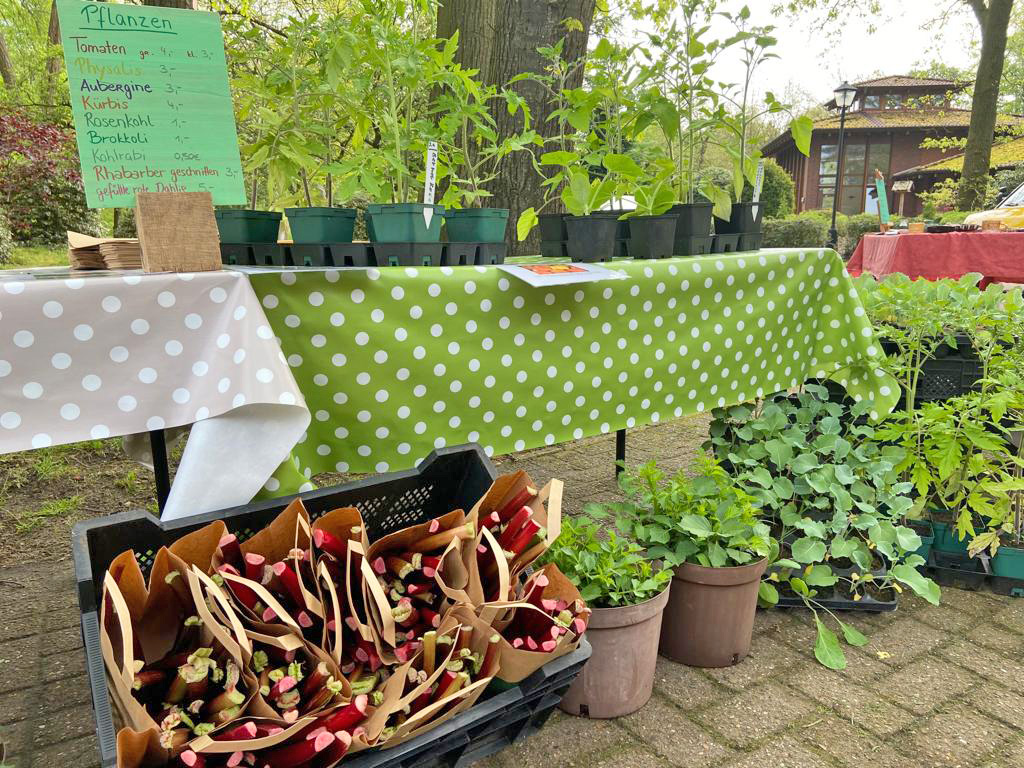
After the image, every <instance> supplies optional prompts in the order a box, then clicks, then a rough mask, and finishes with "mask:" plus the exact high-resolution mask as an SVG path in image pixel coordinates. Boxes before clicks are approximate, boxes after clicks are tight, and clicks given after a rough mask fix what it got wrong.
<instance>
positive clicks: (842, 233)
mask: <svg viewBox="0 0 1024 768" xmlns="http://www.w3.org/2000/svg"><path fill="white" fill-rule="evenodd" d="M877 231H878V215H877V214H874V213H858V214H857V215H855V216H847V217H846V219H845V221H843V222H842V224H841V225H840V226H839V255H840V256H842V257H843V260H844V261H845V260H846V259H849V258H850V257H851V256H852V255H853V252H854V251H855V250H856V249H857V243H859V242H860V239H861V237H863V236H864V235H866V234H868V233H869V232H877Z"/></svg>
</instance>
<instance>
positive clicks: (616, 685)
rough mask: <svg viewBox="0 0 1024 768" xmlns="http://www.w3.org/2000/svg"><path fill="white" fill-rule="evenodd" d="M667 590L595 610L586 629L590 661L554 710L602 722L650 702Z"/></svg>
mask: <svg viewBox="0 0 1024 768" xmlns="http://www.w3.org/2000/svg"><path fill="white" fill-rule="evenodd" d="M668 593H669V587H665V589H664V590H663V591H662V593H661V594H660V595H658V596H657V597H652V598H651V599H650V600H645V601H644V602H642V603H638V604H636V605H623V606H619V607H617V608H595V609H594V611H593V613H592V614H591V615H590V623H589V624H588V625H587V640H588V641H589V642H590V645H591V646H592V647H593V649H594V650H593V652H592V653H591V655H590V661H588V662H587V665H586V666H585V667H584V668H583V671H582V672H580V674H579V676H578V677H577V678H576V680H575V681H574V682H573V684H572V686H571V687H570V688H569V690H568V692H567V693H566V694H565V697H564V698H563V699H562V703H561V704H560V705H559V706H560V707H561V708H562V710H563V711H564V712H568V713H569V714H570V715H577V716H579V717H593V718H601V719H606V718H610V717H622V716H623V715H628V714H629V713H630V712H636V711H637V710H638V709H640V707H642V706H643V705H644V704H646V703H647V700H648V699H649V698H651V689H652V688H653V687H654V666H655V664H657V663H658V634H659V632H660V630H661V616H662V614H663V613H664V611H665V604H666V603H667V602H668Z"/></svg>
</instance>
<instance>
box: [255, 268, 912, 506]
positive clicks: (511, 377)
mask: <svg viewBox="0 0 1024 768" xmlns="http://www.w3.org/2000/svg"><path fill="white" fill-rule="evenodd" d="M610 266H611V268H613V269H615V270H618V271H620V272H622V273H624V274H625V275H626V276H627V277H628V278H629V279H626V280H614V281H605V282H597V283H589V284H585V285H569V286H562V287H558V288H532V287H530V286H529V285H527V284H526V283H524V282H521V281H519V280H517V279H516V278H514V277H512V276H510V275H508V274H506V273H505V272H502V271H501V270H498V269H496V268H494V267H453V268H449V267H442V268H402V267H391V268H382V269H363V270H358V269H345V270H332V269H327V270H295V271H284V272H254V273H252V274H250V276H249V277H250V280H251V281H252V284H253V288H254V290H255V291H256V294H257V295H258V296H259V297H260V300H261V303H262V305H263V307H264V310H265V311H266V313H267V318H268V320H269V321H270V324H271V327H272V328H273V329H274V332H275V333H276V334H277V335H278V336H279V337H280V339H281V344H282V351H283V352H284V354H285V356H286V359H287V361H288V364H289V365H290V366H291V368H292V372H293V373H294V374H295V377H296V380H297V381H298V382H299V386H300V387H301V389H302V391H303V393H304V395H305V396H306V402H307V403H308V404H309V408H310V411H311V412H312V414H313V420H312V422H311V423H310V427H309V429H308V431H307V434H306V436H305V437H304V439H303V440H302V441H301V442H300V443H299V445H298V446H296V449H295V451H294V453H293V456H292V460H291V467H289V469H291V468H292V467H294V468H298V469H299V470H300V471H301V472H302V474H303V475H305V476H306V477H309V476H310V475H312V474H316V473H318V472H321V471H328V470H336V471H341V472H346V471H347V472H385V471H388V470H397V469H403V468H407V467H410V466H413V465H414V464H415V463H416V462H418V461H419V460H420V459H422V458H423V457H424V456H426V455H427V454H428V453H429V452H430V451H431V450H433V449H434V448H438V447H441V446H444V445H451V444H457V443H463V442H467V441H470V442H479V443H481V444H482V445H483V446H484V448H485V450H486V451H487V453H488V454H495V453H498V454H500V453H506V452H512V451H522V450H525V449H528V448H536V447H538V446H543V445H551V444H553V443H559V442H564V441H568V440H573V439H579V438H582V437H586V436H589V435H596V434H602V433H607V432H611V431H614V430H617V429H622V428H629V427H634V426H636V425H639V424H647V423H652V422H658V421H663V420H666V419H673V418H678V417H680V416H684V415H687V414H692V413H696V412H701V411H705V410H709V409H711V408H713V407H715V406H721V405H726V404H733V403H738V402H743V401H746V400H751V399H753V398H755V397H757V396H760V395H764V394H767V393H772V392H775V391H777V390H781V389H785V388H787V387H791V386H795V385H797V384H800V383H801V382H803V381H805V380H806V379H808V378H813V377H821V378H825V377H831V378H834V379H836V380H839V381H842V382H845V384H846V386H847V388H848V390H849V391H850V392H851V393H852V394H853V395H854V396H856V397H857V398H862V397H871V398H872V399H873V400H874V401H875V403H876V407H877V409H878V410H879V411H888V410H890V409H891V408H892V406H893V405H894V404H895V401H896V399H897V397H898V394H897V387H896V383H895V381H893V380H891V379H890V378H889V377H888V376H887V375H886V374H885V373H884V372H882V371H881V370H880V369H879V368H878V366H877V359H878V357H879V355H880V350H879V347H878V345H877V343H876V340H875V336H874V332H873V331H872V328H871V326H870V324H869V323H868V321H867V319H866V317H865V315H864V310H863V308H862V306H861V303H860V300H859V298H858V296H857V294H856V292H855V291H854V288H853V285H852V283H851V281H850V279H849V276H848V275H847V273H846V272H845V269H844V266H843V263H842V261H841V260H840V259H839V257H838V256H837V255H836V253H835V252H833V251H823V250H806V251H797V250H765V251H762V252H759V253H741V254H726V255H721V256H709V257H700V258H689V259H665V260H660V261H617V262H614V263H613V264H612V265H610ZM277 483H278V481H277V480H272V481H271V485H273V486H275V487H274V488H271V489H270V490H275V488H276V486H277Z"/></svg>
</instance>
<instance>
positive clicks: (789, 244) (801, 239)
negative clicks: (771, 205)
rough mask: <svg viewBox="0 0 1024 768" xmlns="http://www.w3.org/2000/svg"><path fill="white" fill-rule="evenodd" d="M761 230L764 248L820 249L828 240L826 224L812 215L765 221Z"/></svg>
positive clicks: (806, 214) (803, 214)
mask: <svg viewBox="0 0 1024 768" xmlns="http://www.w3.org/2000/svg"><path fill="white" fill-rule="evenodd" d="M762 230H763V232H764V241H763V245H764V247H765V248H821V247H823V246H824V245H825V241H826V240H827V239H828V222H827V221H826V220H824V219H822V218H821V217H820V216H818V215H817V214H813V213H798V214H795V215H792V216H786V217H785V218H784V219H765V220H764V223H763V225H762Z"/></svg>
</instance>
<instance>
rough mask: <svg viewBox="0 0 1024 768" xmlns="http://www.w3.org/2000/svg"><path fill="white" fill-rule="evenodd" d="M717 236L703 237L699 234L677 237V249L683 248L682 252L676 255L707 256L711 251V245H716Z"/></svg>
mask: <svg viewBox="0 0 1024 768" xmlns="http://www.w3.org/2000/svg"><path fill="white" fill-rule="evenodd" d="M714 242H715V238H714V236H713V235H707V236H706V237H701V236H699V235H687V236H684V237H677V238H676V246H677V247H678V246H681V247H678V248H677V250H681V251H682V253H677V254H676V256H706V255H707V254H709V253H711V246H712V245H714Z"/></svg>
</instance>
